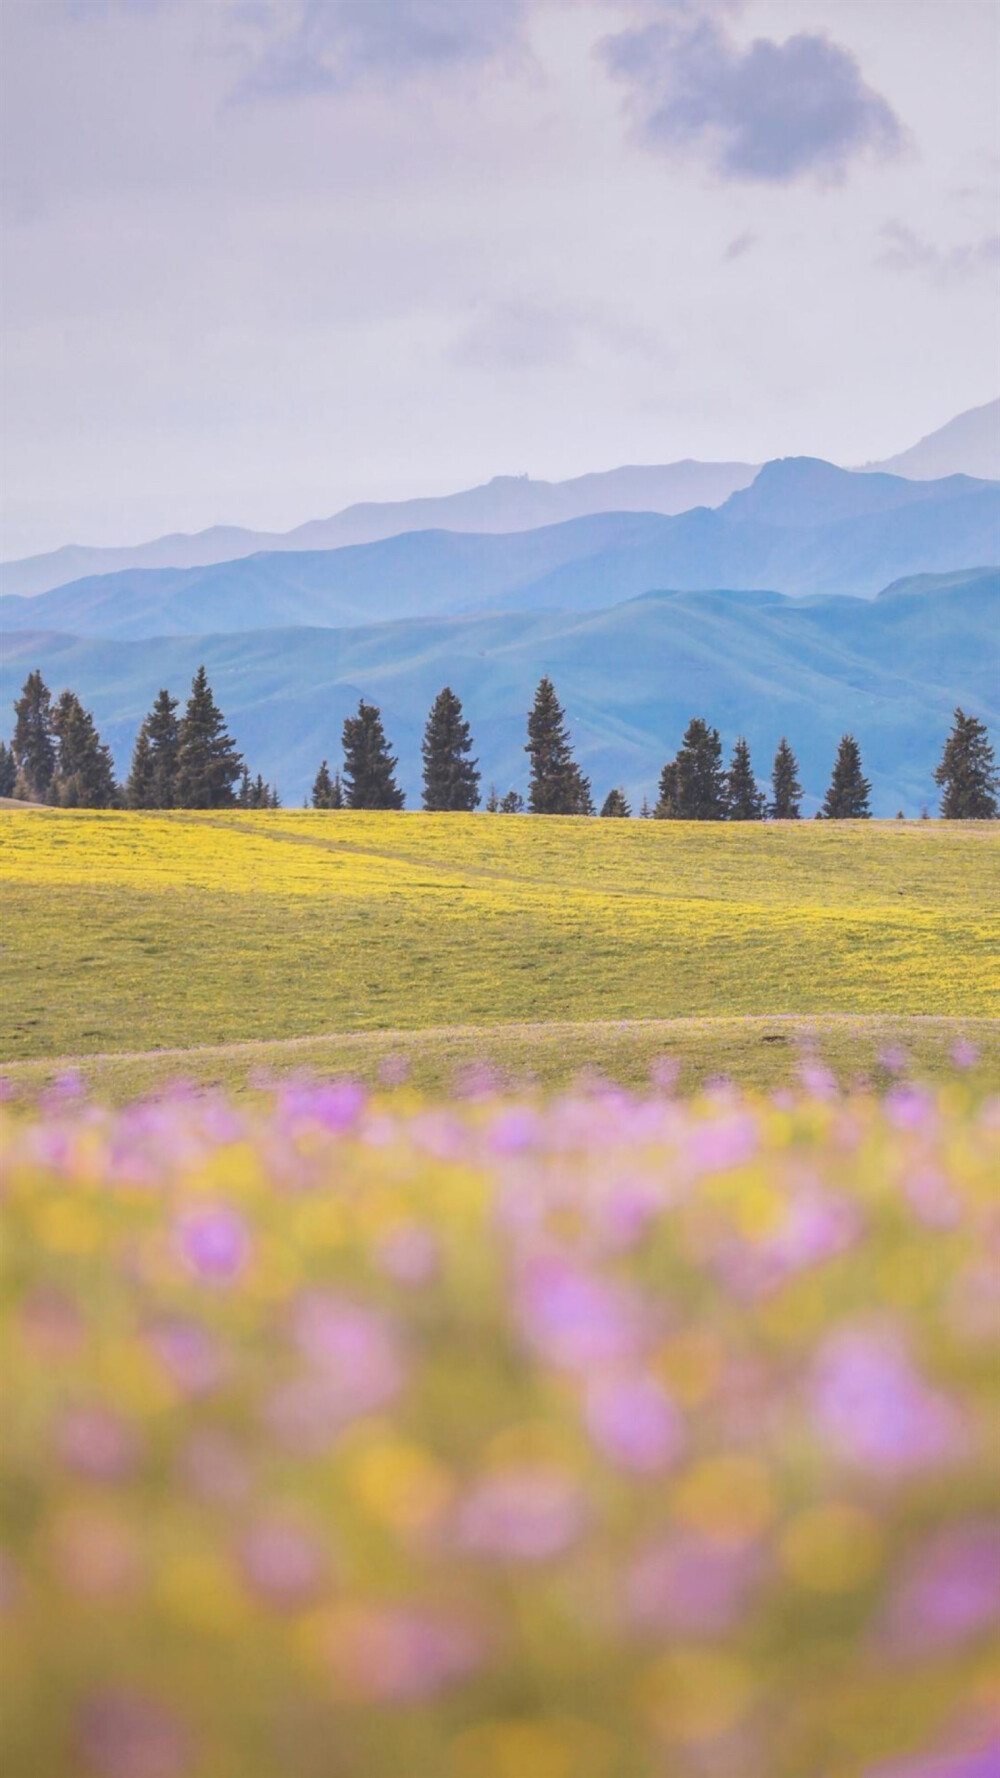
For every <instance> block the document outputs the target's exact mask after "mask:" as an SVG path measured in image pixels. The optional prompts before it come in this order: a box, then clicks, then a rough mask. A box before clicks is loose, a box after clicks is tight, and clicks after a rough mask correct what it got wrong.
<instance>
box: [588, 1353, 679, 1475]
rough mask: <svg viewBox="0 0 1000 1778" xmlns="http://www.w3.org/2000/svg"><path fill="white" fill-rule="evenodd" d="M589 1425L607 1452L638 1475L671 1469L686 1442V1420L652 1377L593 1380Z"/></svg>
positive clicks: (620, 1465) (603, 1449) (615, 1461)
mask: <svg viewBox="0 0 1000 1778" xmlns="http://www.w3.org/2000/svg"><path fill="white" fill-rule="evenodd" d="M585 1418H586V1423H587V1430H588V1432H589V1433H590V1436H591V1438H592V1439H593V1441H594V1443H595V1444H596V1445H597V1446H598V1448H599V1450H601V1451H603V1453H604V1455H605V1456H606V1457H607V1458H609V1459H610V1461H611V1462H612V1463H615V1464H617V1465H618V1466H619V1468H621V1469H627V1470H632V1471H634V1472H635V1473H636V1474H638V1475H645V1474H649V1473H652V1472H654V1471H660V1470H663V1469H666V1468H667V1467H668V1465H669V1464H671V1463H673V1462H675V1461H676V1459H677V1457H678V1456H679V1455H680V1453H681V1451H682V1449H683V1447H684V1442H685V1440H684V1423H683V1421H682V1419H681V1416H680V1414H679V1413H678V1411H677V1408H676V1407H675V1405H674V1402H673V1401H672V1399H671V1397H670V1396H669V1395H668V1394H667V1391H666V1390H665V1389H664V1388H663V1386H662V1385H661V1384H660V1383H657V1382H656V1381H655V1380H654V1378H652V1377H645V1376H642V1375H634V1376H625V1377H622V1376H613V1375H612V1376H604V1377H595V1378H594V1379H593V1381H592V1382H591V1383H590V1384H589V1386H588V1389H587V1397H586V1408H585Z"/></svg>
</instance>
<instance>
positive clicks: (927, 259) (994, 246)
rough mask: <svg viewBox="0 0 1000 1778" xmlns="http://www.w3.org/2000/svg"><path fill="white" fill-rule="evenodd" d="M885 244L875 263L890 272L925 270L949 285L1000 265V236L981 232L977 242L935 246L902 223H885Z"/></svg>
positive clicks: (883, 231)
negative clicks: (944, 246)
mask: <svg viewBox="0 0 1000 1778" xmlns="http://www.w3.org/2000/svg"><path fill="white" fill-rule="evenodd" d="M882 239H883V240H884V241H885V242H886V247H885V249H884V251H883V252H882V253H880V254H879V255H878V258H877V260H876V264H877V265H880V266H884V267H885V269H886V270H887V271H891V272H925V273H926V274H927V275H928V276H929V277H930V278H932V279H933V280H934V281H935V282H936V283H938V284H951V283H953V282H955V281H956V280H960V279H963V278H972V277H976V276H978V274H979V273H980V272H992V271H996V270H997V269H998V268H1000V235H984V236H983V238H982V239H981V240H979V241H968V242H964V243H963V244H961V245H960V246H957V247H948V248H943V247H935V245H934V243H933V241H928V240H925V239H924V237H923V236H922V235H918V234H916V233H914V231H913V229H911V228H907V227H906V225H905V223H902V222H895V221H894V222H887V223H886V224H885V226H884V227H883V229H882Z"/></svg>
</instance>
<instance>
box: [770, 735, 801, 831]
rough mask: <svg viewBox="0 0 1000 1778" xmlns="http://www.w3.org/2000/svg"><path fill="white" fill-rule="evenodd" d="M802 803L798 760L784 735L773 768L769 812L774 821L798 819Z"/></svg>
mask: <svg viewBox="0 0 1000 1778" xmlns="http://www.w3.org/2000/svg"><path fill="white" fill-rule="evenodd" d="M801 803H802V786H801V784H800V783H799V767H798V762H797V760H796V758H795V755H794V753H793V752H792V750H791V748H790V747H789V745H788V742H787V741H786V740H785V737H784V735H782V737H781V740H780V741H779V743H778V751H777V753H776V754H775V756H774V765H773V767H772V769H771V801H770V804H769V807H768V811H767V812H768V814H769V815H770V817H771V820H772V821H798V820H799V819H800V808H801Z"/></svg>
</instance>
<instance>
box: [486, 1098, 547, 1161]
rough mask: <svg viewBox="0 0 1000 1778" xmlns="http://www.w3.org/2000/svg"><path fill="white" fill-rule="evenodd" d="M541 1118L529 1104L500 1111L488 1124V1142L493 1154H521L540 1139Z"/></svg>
mask: <svg viewBox="0 0 1000 1778" xmlns="http://www.w3.org/2000/svg"><path fill="white" fill-rule="evenodd" d="M541 1134H542V1120H541V1118H540V1116H539V1114H538V1112H537V1111H534V1110H533V1109H532V1108H531V1107H530V1106H513V1107H512V1108H511V1109H509V1110H503V1111H501V1112H500V1113H499V1114H498V1116H497V1117H496V1118H494V1120H493V1123H492V1124H491V1125H490V1130H489V1136H488V1142H489V1146H490V1148H491V1149H492V1151H493V1153H494V1154H523V1153H524V1151H525V1150H526V1149H529V1148H533V1147H534V1146H535V1144H536V1143H537V1142H538V1141H539V1140H540V1139H541Z"/></svg>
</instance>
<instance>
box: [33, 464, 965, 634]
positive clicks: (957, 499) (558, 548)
mask: <svg viewBox="0 0 1000 1778" xmlns="http://www.w3.org/2000/svg"><path fill="white" fill-rule="evenodd" d="M998 560H1000V484H998V483H993V482H983V481H973V480H971V479H970V478H969V477H967V476H950V477H948V478H947V479H945V480H943V481H908V480H906V479H904V478H902V477H899V476H889V475H882V474H866V475H858V474H853V473H852V472H850V471H849V470H844V469H837V468H835V467H834V466H833V465H832V464H829V463H824V462H822V461H820V460H818V459H814V458H808V457H802V458H800V457H791V458H785V459H782V460H780V461H778V462H774V463H769V464H766V465H765V466H764V468H763V469H762V470H761V471H760V472H759V474H758V475H757V476H756V478H755V479H754V481H753V482H752V483H751V484H750V485H749V486H748V487H746V488H743V489H741V490H739V491H738V492H736V493H733V494H731V495H730V497H729V499H728V500H727V501H726V502H725V504H724V505H723V506H722V507H720V508H719V509H718V510H712V509H709V508H707V507H696V508H695V509H694V510H693V511H691V512H686V513H682V514H679V515H678V516H676V517H667V516H664V515H662V514H658V513H602V514H597V515H594V516H592V517H588V518H581V519H571V520H568V521H566V522H564V523H562V524H559V525H549V526H543V527H541V528H539V529H536V530H529V531H520V532H512V533H506V534H498V535H475V534H462V533H459V532H450V531H418V532H414V533H406V534H404V535H403V536H400V537H394V538H386V539H384V540H382V541H380V542H378V543H371V544H354V545H349V546H347V547H343V548H339V549H335V550H323V551H300V552H279V553H276V554H271V553H263V554H260V555H256V556H253V557H250V558H246V559H243V560H238V561H234V562H224V563H219V564H216V565H214V566H208V567H201V568H187V569H183V568H167V569H130V570H126V571H124V572H120V573H116V574H111V575H97V576H92V577H90V578H87V579H84V580H78V581H74V582H72V583H71V584H70V585H69V586H66V587H61V588H54V589H52V590H51V591H49V592H46V593H40V594H38V595H37V596H36V597H34V598H31V599H28V598H24V597H18V596H16V595H8V596H6V597H4V598H2V599H0V625H2V627H3V628H4V629H6V630H8V631H10V630H24V629H31V630H39V629H48V630H59V631H68V632H70V633H72V634H74V635H88V636H103V637H108V638H115V639H118V640H125V639H127V638H136V639H138V638H140V637H144V636H179V635H189V634H192V633H193V634H199V635H207V634H219V633H225V632H230V631H241V632H242V631H248V630H255V629H267V630H272V629H276V628H284V627H287V626H299V625H303V624H306V625H323V626H332V627H342V626H344V625H351V624H369V623H371V622H372V621H373V620H379V621H389V620H394V619H401V618H407V617H424V616H437V615H442V616H443V615H454V614H458V615H461V614H464V613H469V612H474V611H484V610H490V611H494V610H519V611H530V612H537V611H540V610H559V611H567V612H581V611H588V610H600V609H603V608H604V607H607V606H610V605H614V604H619V603H621V602H622V601H623V600H625V599H630V598H633V597H635V596H637V595H639V594H641V593H645V592H649V591H650V590H652V589H654V588H656V587H678V588H685V589H688V590H693V591H697V590H706V591H707V590H711V589H713V588H716V587H736V588H742V589H745V590H748V591H754V590H768V589H771V588H778V589H780V590H781V591H782V592H784V593H787V594H790V595H792V596H795V597H803V596H807V595H813V596H816V595H826V594H832V593H840V594H846V595H849V596H855V597H862V598H871V597H874V595H875V594H876V593H877V592H878V591H879V589H880V588H881V587H884V586H885V585H886V584H888V583H889V582H891V581H893V580H897V579H900V578H903V577H904V576H906V575H910V574H914V573H922V572H930V573H939V572H947V571H949V570H952V569H955V568H959V567H967V566H968V567H972V566H978V565H989V564H991V563H993V562H996V561H998Z"/></svg>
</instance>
